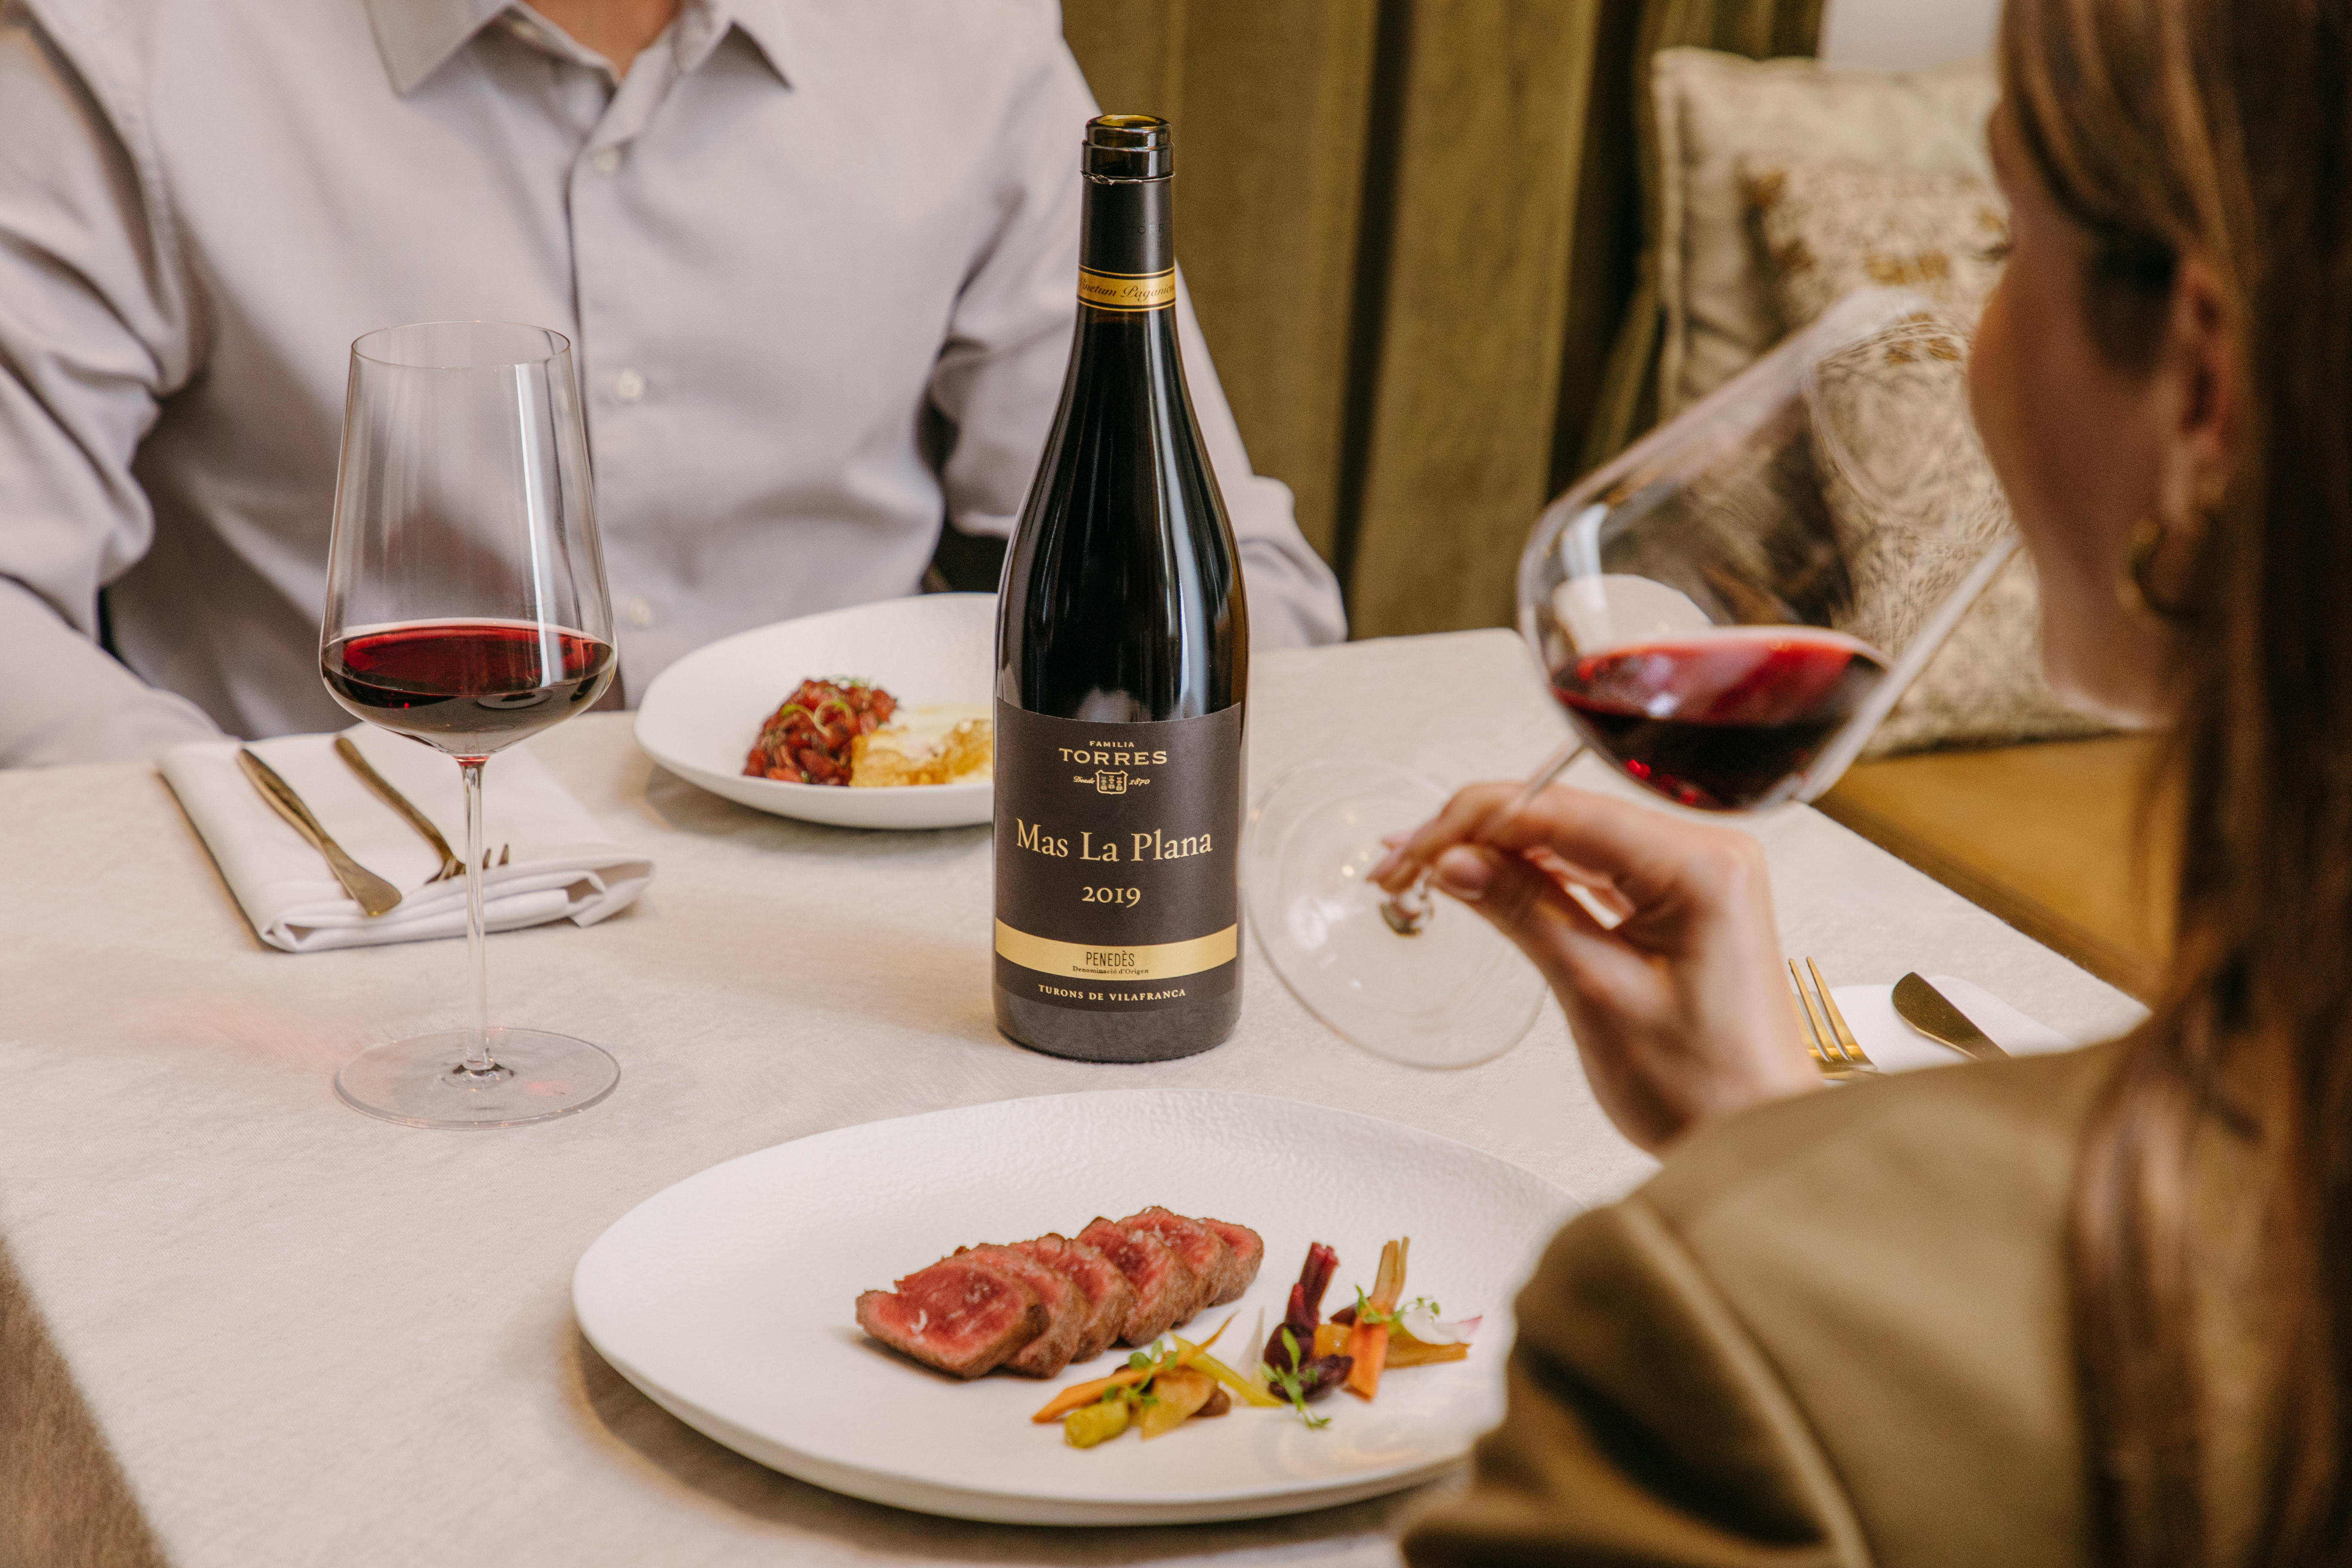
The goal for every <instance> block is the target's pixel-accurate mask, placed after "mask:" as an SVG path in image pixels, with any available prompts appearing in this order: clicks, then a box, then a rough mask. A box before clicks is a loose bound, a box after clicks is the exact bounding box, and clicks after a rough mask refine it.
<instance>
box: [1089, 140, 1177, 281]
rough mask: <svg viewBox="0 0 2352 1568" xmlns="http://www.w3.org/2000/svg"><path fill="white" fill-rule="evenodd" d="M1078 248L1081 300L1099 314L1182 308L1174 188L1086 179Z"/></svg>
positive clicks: (1097, 177) (1160, 181)
mask: <svg viewBox="0 0 2352 1568" xmlns="http://www.w3.org/2000/svg"><path fill="white" fill-rule="evenodd" d="M1086 181H1087V193H1086V217H1085V220H1084V224H1083V226H1082V229H1081V235H1082V237H1081V239H1080V242H1079V247H1078V299H1079V300H1080V302H1081V303H1084V304H1086V305H1089V306H1092V307H1093V308H1095V309H1096V310H1109V311H1118V312H1123V313H1130V314H1142V313H1146V312H1150V311H1155V310H1169V309H1171V308H1172V307H1173V306H1174V305H1175V303H1176V234H1175V228H1174V226H1173V225H1172V224H1171V222H1170V212H1169V206H1170V204H1169V195H1170V187H1169V183H1168V181H1167V180H1165V179H1157V180H1113V179H1105V178H1103V177H1102V176H1100V175H1097V174H1089V175H1087V176H1086Z"/></svg>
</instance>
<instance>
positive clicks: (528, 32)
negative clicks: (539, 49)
mask: <svg viewBox="0 0 2352 1568" xmlns="http://www.w3.org/2000/svg"><path fill="white" fill-rule="evenodd" d="M507 31H509V33H512V34H513V35H514V36H515V37H518V38H520V39H521V40H522V41H523V42H524V43H526V44H543V43H545V42H547V38H546V37H545V35H543V34H542V33H541V32H540V30H539V29H538V28H537V27H534V26H531V25H530V23H529V22H528V21H525V20H524V19H523V18H522V17H520V16H513V17H509V19H508V21H507Z"/></svg>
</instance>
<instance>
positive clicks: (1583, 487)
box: [1244, 290, 2016, 1068]
mask: <svg viewBox="0 0 2352 1568" xmlns="http://www.w3.org/2000/svg"><path fill="white" fill-rule="evenodd" d="M1925 304H1926V302H1925V301H1924V300H1920V299H1919V298H1918V297H1917V296H1916V295H1909V294H1905V293H1899V292H1895V291H1892V290H1871V291H1868V292H1865V293H1863V294H1858V295H1854V296H1851V297H1849V298H1848V299H1846V300H1843V301H1841V302H1840V303H1839V304H1838V305H1836V306H1834V307H1832V309H1831V310H1830V311H1828V312H1827V313H1826V314H1824V315H1823V316H1822V319H1821V320H1820V321H1816V322H1815V323H1814V324H1813V325H1812V326H1811V327H1809V328H1807V329H1806V330H1805V331H1801V332H1799V333H1798V334H1796V335H1795V336H1794V337H1792V338H1791V339H1790V341H1789V342H1786V343H1784V344H1782V345H1781V346H1780V348H1779V349H1776V350H1775V351H1773V353H1770V354H1769V355H1767V356H1766V357H1765V359H1764V360H1762V361H1761V362H1759V363H1758V364H1756V365H1754V366H1753V367H1751V368H1750V369H1749V370H1748V371H1747V372H1746V373H1744V374H1741V375H1740V376H1738V378H1736V379H1735V380H1734V381H1732V382H1731V383H1729V384H1727V385H1726V386H1724V387H1723V388H1722V389H1720V390H1719V391H1717V393H1715V394H1714V395H1711V396H1709V397H1708V398H1706V399H1705V400H1704V401H1702V402H1700V403H1698V404H1696V405H1693V407H1692V408H1691V409H1690V410H1688V411H1687V412H1686V413H1685V414H1684V415H1683V416H1680V417H1679V418H1677V419H1675V421H1673V422H1672V423H1670V424H1669V425H1667V426H1664V427H1663V428H1661V429H1660V430H1658V431H1656V432H1655V433H1654V434H1653V435H1652V436H1650V437H1647V438H1645V439H1644V440H1643V441H1642V442H1640V443H1638V444H1637V445H1636V446H1634V447H1632V448H1631V449H1630V450H1628V451H1627V452H1626V453H1624V455H1623V456H1622V457H1620V458H1617V459H1616V460H1615V461H1614V462H1612V463H1611V464H1609V465H1608V466H1607V467H1606V468H1602V469H1601V470H1600V471H1599V472H1597V473H1595V474H1593V475H1592V476H1591V478H1589V479H1586V480H1584V481H1583V482H1581V483H1580V484H1579V485H1578V486H1577V487H1576V488H1575V489H1572V490H1570V492H1569V493H1568V494H1567V495H1565V496H1563V497H1561V498H1560V499H1559V500H1557V501H1555V502H1554V503H1553V504H1552V505H1551V506H1550V507H1549V508H1548V509H1546V510H1545V512H1544V514H1543V516H1542V517H1541V518H1540V519H1538V521H1537V524H1536V527H1535V530H1534V531H1533V533H1532V534H1531V535H1530V537H1529V539H1528V545H1527V548H1526V551H1525V552H1524V553H1523V554H1522V556H1521V558H1520V563H1519V580H1518V604H1519V630H1520V632H1521V634H1522V636H1523V637H1524V638H1525V640H1526V643H1527V646H1528V650H1529V651H1530V652H1531V653H1532V654H1533V655H1534V656H1535V658H1536V661H1537V665H1536V668H1537V669H1538V670H1539V671H1540V672H1541V674H1542V675H1543V677H1544V679H1545V682H1546V685H1547V687H1548V688H1549V691H1550V693H1551V695H1552V697H1553V698H1554V699H1555V700H1557V701H1558V702H1559V705H1560V707H1561V709H1562V710H1564V711H1565V713H1566V715H1567V717H1568V720H1569V723H1570V736H1569V738H1568V739H1567V740H1566V741H1565V742H1564V743H1562V744H1561V745H1560V746H1559V748H1558V750H1556V751H1555V752H1553V754H1552V755H1551V756H1550V757H1549V758H1548V759H1547V760H1546V761H1545V762H1544V763H1543V764H1542V765H1541V766H1540V767H1538V769H1537V770H1536V772H1535V773H1534V774H1533V776H1531V777H1530V778H1529V779H1528V782H1527V784H1526V785H1525V786H1524V787H1523V788H1522V789H1521V790H1520V792H1519V794H1518V795H1517V797H1516V798H1515V799H1514V801H1513V802H1512V803H1511V805H1509V806H1508V807H1507V812H1508V813H1510V814H1513V815H1515V814H1517V812H1518V811H1520V810H1522V809H1524V808H1525V807H1526V806H1527V805H1528V803H1529V802H1531V801H1532V800H1534V799H1535V797H1536V796H1537V795H1538V794H1539V793H1540V792H1541V791H1542V790H1543V788H1544V787H1545V786H1546V785H1548V784H1550V782H1551V781H1552V780H1553V779H1554V778H1556V777H1558V776H1559V773H1561V772H1562V771H1563V770H1564V769H1565V768H1567V767H1568V765H1569V764H1570V763H1572V762H1573V761H1574V760H1575V759H1576V758H1577V757H1578V756H1579V755H1580V754H1581V753H1582V752H1585V751H1586V750H1588V749H1589V750H1591V751H1593V752H1597V753H1599V754H1600V755H1601V756H1602V757H1603V758H1605V759H1607V760H1608V761H1609V762H1611V763H1614V764H1615V765H1616V767H1617V768H1618V769H1619V770H1620V771H1621V772H1622V773H1624V775H1625V776H1626V777H1628V778H1631V779H1633V780H1634V781H1636V782H1638V783H1639V784H1642V785H1643V786H1644V787H1646V788H1647V789H1649V790H1651V791H1652V792H1654V793H1655V794H1656V795H1661V796H1663V797H1664V798H1665V799H1666V800H1669V801H1672V802H1674V803H1675V805H1681V806H1685V807H1690V808H1695V809H1698V810H1703V811H1757V810H1762V809H1765V808H1769V807H1771V806H1774V805H1780V804H1783V803H1785V802H1789V801H1801V800H1810V799H1811V798H1813V797H1814V796H1815V795H1819V794H1821V792H1822V791H1823V790H1826V789H1827V788H1829V786H1830V785H1831V784H1834V783H1835V782H1836V781H1837V778H1838V776H1839V774H1841V773H1843V772H1844V771H1845V768H1846V765H1847V764H1848V763H1851V762H1852V761H1853V758H1854V756H1855V755H1856V753H1858V752H1860V751H1861V749H1862V747H1863V746H1864V744H1865V743H1866V742H1868V740H1869V738H1870V733H1871V731H1873V730H1874V729H1875V728H1876V727H1877V725H1878V723H1879V721H1881V720H1882V719H1884V718H1885V716H1886V714H1887V712H1888V711H1889V710H1891V709H1893V707H1894V706H1895V702H1896V701H1897V700H1899V699H1900V698H1901V697H1902V695H1903V693H1904V691H1905V690H1906V689H1907V688H1908V687H1909V686H1910V684H1911V682H1912V680H1913V679H1914V678H1915V677H1916V676H1917V674H1918V673H1919V671H1920V670H1921V669H1922V668H1924V667H1925V666H1926V664H1927V661H1928V659H1929V658H1932V657H1933V656H1934V654H1935V652H1936V650H1937V647H1939V646H1940V645H1941V644H1942V642H1943V640H1944V638H1945V636H1946V635H1947V634H1948V632H1949V631H1950V630H1951V628H1952V626H1953V625H1954V624H1955V623H1956V622H1957V621H1958V619H1959V617H1960V616H1962V615H1963V614H1965V613H1966V612H1967V610H1968V608H1969V605H1970V604H1972V603H1973V602H1974V601H1975V599H1976V597H1977V595H1979V593H1980V592H1981V591H1982V590H1983V589H1984V587H1985V586H1986V584H1989V583H1990V581H1991V580H1992V578H1993V576H1994V575H1995V574H1997V573H1998V572H1999V571H2000V568H2001V566H2002V565H2003V563H2005V562H2006V561H2007V559H2008V557H2009V555H2010V553H2011V551H2012V550H2013V549H2014V548H2015V544H2016V540H2015V536H2014V534H2013V533H2012V532H2011V531H2010V530H2009V526H2008V514H2007V511H2006V509H2005V508H2004V507H2003V505H2002V503H2001V499H2000V489H1999V486H1998V484H1997V482H1995V481H1994V480H1993V479H1992V476H1991V473H1990V467H1989V465H1988V464H1987V463H1986V462H1985V459H1984V457H1983V453H1982V451H1981V449H1980V448H1979V447H1978V446H1977V444H1976V439H1975V436H1974V432H1973V429H1972V427H1971V426H1969V421H1968V416H1967V401H1966V396H1967V393H1966V371H1965V363H1966V358H1967V347H1968V344H1967V339H1966V337H1965V335H1964V334H1962V333H1961V332H1960V331H1958V330H1956V329H1955V328H1954V327H1952V326H1951V325H1950V324H1949V323H1948V322H1946V321H1939V320H1937V318H1936V317H1934V316H1933V315H1932V314H1931V313H1929V312H1928V311H1927V310H1924V309H1923V307H1924V306H1925ZM1449 794H1450V791H1448V790H1446V789H1444V788H1443V787H1441V786H1440V785H1439V784H1436V783H1434V782H1433V781H1431V780H1429V779H1427V778H1424V777H1423V776H1421V775H1420V774H1418V773H1415V772H1414V771H1413V770H1411V769H1407V768H1403V767H1400V766H1398V765H1396V764H1395V763H1390V762H1386V761H1380V760H1373V759H1355V758H1350V759H1326V760H1321V761H1318V762H1314V763H1307V764H1306V765H1305V766H1303V767H1300V768H1297V769H1294V770H1292V771H1291V772H1290V773H1287V774H1286V775H1284V776H1283V777H1282V778H1281V779H1279V780H1277V781H1276V783H1275V784H1274V785H1273V786H1272V787H1270V788H1269V789H1268V790H1267V792H1266V793H1265V795H1264V796H1263V797H1262V798H1261V800H1260V802H1259V804H1258V805H1257V806H1256V808H1255V810H1254V811H1253V813H1252V815H1251V822H1250V837H1249V841H1248V842H1247V843H1246V844H1245V845H1244V875H1245V877H1246V884H1247V899H1248V909H1249V915H1250V923H1251V928H1252V929H1253V930H1254V931H1255V932H1256V933H1257V940H1258V942H1260V944H1261V945H1262V946H1263V947H1264V948H1265V952H1266V955H1267V957H1268V958H1269V959H1270V960H1271V961H1272V962H1273V964H1274V966H1275V970H1276V973H1278V974H1280V975H1281V977H1282V979H1283V982H1284V984H1286V985H1288V986H1289V987H1290V989H1291V991H1292V992H1293V993H1294V994H1296V995H1297V997H1298V998H1299V1000H1300V1001H1301V1002H1303V1003H1305V1004H1306V1005H1307V1007H1308V1008H1309V1009H1310V1010H1311V1011H1312V1012H1314V1013H1315V1014H1316V1016H1318V1017H1320V1018H1321V1019H1322V1020H1323V1021H1324V1022H1325V1023H1326V1024H1328V1025H1329V1026H1331V1027H1332V1028H1333V1029H1335V1030H1337V1031H1338V1032H1339V1034H1341V1035H1343V1036H1345V1037H1347V1038H1349V1039H1350V1040H1352V1041H1354V1042H1355V1043H1356V1044H1358V1045H1360V1046H1362V1047H1365V1048H1366V1049H1368V1050H1370V1051H1372V1052H1374V1053H1376V1054H1378V1055H1381V1056H1383V1057H1388V1058H1391V1059H1394V1060H1397V1061H1402V1062H1405V1063H1408V1064H1410V1065H1412V1066H1416V1067H1424V1068H1457V1067H1470V1066H1475V1065H1476V1064H1477V1063H1479V1062H1483V1061H1487V1060H1491V1059H1492V1058H1495V1057H1497V1056H1500V1055H1501V1054H1502V1053H1503V1052H1505V1051H1507V1050H1508V1049H1509V1048H1510V1047H1512V1046H1513V1045H1515V1044H1517V1041H1518V1040H1519V1038H1520V1037H1522V1036H1524V1035H1525V1034H1526V1033H1527V1030H1528V1027H1529V1026H1532V1024H1533V1023H1534V1021H1535V1019H1536V1016H1538V1013H1539V1012H1540V1010H1541V1007H1542V1005H1543V998H1544V994H1545V991H1544V986H1543V983H1542V981H1541V979H1540V977H1539V976H1538V974H1537V973H1536V971H1535V969H1534V968H1533V966H1532V965H1530V964H1528V963H1527V962H1526V961H1525V960H1524V959H1523V958H1522V957H1521V956H1520V955H1519V953H1518V952H1517V949H1516V948H1514V947H1512V946H1511V945H1510V943H1509V942H1507V941H1506V940H1505V939H1504V938H1503V937H1502V936H1500V935H1499V934H1498V933H1496V931H1494V930H1493V929H1492V928H1491V927H1489V926H1488V925H1487V924H1486V921H1483V920H1480V919H1478V918H1477V917H1476V916H1475V915H1472V914H1469V913H1468V912H1467V911H1463V910H1445V909H1444V907H1443V905H1442V901H1441V900H1434V899H1432V898H1430V897H1428V896H1427V894H1426V893H1425V892H1423V890H1422V889H1414V890H1413V891H1412V892H1411V893H1408V894H1406V895H1403V896H1401V897H1399V898H1396V899H1390V898H1388V897H1387V896H1386V895H1385V894H1384V893H1383V892H1382V890H1381V889H1380V888H1379V887H1378V886H1377V885H1376V884H1374V883H1373V882H1372V881H1371V879H1370V871H1371V868H1373V867H1375V866H1377V865H1378V864H1379V863H1380V862H1381V860H1382V859H1384V858H1386V856H1387V853H1388V850H1387V848H1386V847H1385V845H1384V844H1383V843H1382V842H1381V839H1382V837H1383V836H1385V835H1390V834H1393V833H1396V832H1398V831H1401V830H1405V829H1410V828H1411V827H1412V826H1414V825H1415V824H1417V823H1419V822H1422V821H1423V820H1426V819H1427V818H1428V817H1429V816H1431V815H1433V813H1434V811H1435V810H1436V809H1437V807H1438V806H1440V805H1443V804H1444V801H1445V799H1446V798H1447V796H1448V795H1449Z"/></svg>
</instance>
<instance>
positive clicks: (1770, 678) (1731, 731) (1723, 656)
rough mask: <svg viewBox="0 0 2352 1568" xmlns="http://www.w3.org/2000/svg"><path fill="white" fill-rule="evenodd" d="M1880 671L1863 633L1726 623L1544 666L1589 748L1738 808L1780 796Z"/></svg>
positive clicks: (1678, 789)
mask: <svg viewBox="0 0 2352 1568" xmlns="http://www.w3.org/2000/svg"><path fill="white" fill-rule="evenodd" d="M1885 674H1886V667H1885V665H1883V664H1881V663H1880V662H1879V660H1878V658H1877V656H1876V654H1875V653H1874V651H1873V650H1872V649H1871V648H1870V647H1868V646H1867V645H1866V644H1864V643H1860V642H1856V641H1855V640H1854V639H1853V638H1852V637H1841V636H1839V635H1838V634H1837V633H1835V632H1825V631H1818V630H1813V629H1810V628H1805V627H1795V626H1755V627H1725V628H1723V629H1721V630H1718V631H1713V632H1703V633H1700V634H1698V635H1696V636H1693V637H1682V638H1676V639H1673V640H1669V641H1664V642H1654V643H1642V644H1638V645H1636V646H1634V647H1618V648H1611V649H1610V650H1609V651H1608V652H1606V653H1596V654H1591V655H1588V656H1587V657H1585V658H1577V659H1571V660H1570V661H1569V662H1568V663H1566V664H1563V665H1561V666H1560V667H1559V668H1558V669H1556V670H1554V671H1553V672H1552V677H1551V686H1552V695H1553V696H1555V697H1557V698H1559V700H1560V704H1561V705H1562V706H1563V707H1565V708H1566V709H1567V710H1568V712H1569V717H1570V718H1571V719H1572V720H1574V721H1576V726H1577V728H1578V729H1580V730H1581V731H1584V735H1585V738H1586V739H1587V740H1589V741H1591V742H1592V744H1593V746H1594V747H1595V748H1596V749H1597V750H1599V751H1601V752H1604V753H1606V754H1607V755H1608V756H1610V757H1611V758H1612V759H1613V760H1614V761H1615V762H1616V763H1617V765H1618V766H1620V767H1622V768H1623V769H1624V770H1625V771H1626V772H1627V773H1631V774H1632V775H1633V777H1635V778H1637V779H1639V780H1640V781H1641V782H1642V783H1643V784H1647V785H1649V786H1650V787H1651V788H1652V789H1654V790H1656V791H1657V792H1658V793H1659V794H1660V795H1664V796H1665V797H1666V798H1667V799H1669V800H1672V801H1675V802H1678V803H1680V804H1681V805H1695V806H1699V807H1701V808H1703V809H1706V810H1709V811H1739V810H1744V809H1746V808H1748V807H1749V806H1756V805H1770V804H1772V803H1773V802H1774V801H1776V800H1778V799H1780V798H1782V797H1783V795H1785V792H1786V790H1787V788H1788V786H1789V785H1790V783H1791V782H1792V781H1793V780H1794V779H1795V777H1796V775H1797V774H1798V773H1801V772H1802V771H1803V770H1804V769H1805V768H1806V767H1807V766H1809V765H1810V764H1811V763H1812V761H1813V759H1814V758H1815V757H1817V756H1819V755H1820V754H1821V751H1822V747H1823V746H1824V745H1826V744H1827V743H1828V742H1829V741H1830V739H1831V738H1832V736H1834V735H1835V734H1836V733H1837V732H1838V731H1839V729H1840V728H1841V727H1842V726H1843V724H1844V723H1845V721H1846V720H1847V719H1848V718H1850V717H1852V715H1853V711H1854V710H1855V708H1856V707H1858V706H1859V705H1860V704H1861V702H1862V700H1863V698H1864V696H1866V695H1867V694H1868V693H1869V691H1870V689H1871V688H1872V687H1874V686H1876V685H1877V684H1878V682H1879V681H1880V679H1883V678H1884V677H1885Z"/></svg>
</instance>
